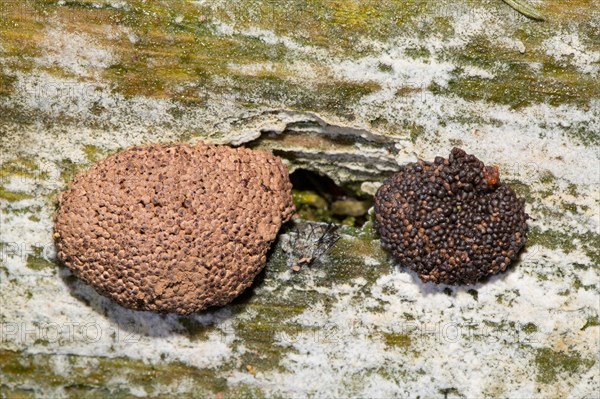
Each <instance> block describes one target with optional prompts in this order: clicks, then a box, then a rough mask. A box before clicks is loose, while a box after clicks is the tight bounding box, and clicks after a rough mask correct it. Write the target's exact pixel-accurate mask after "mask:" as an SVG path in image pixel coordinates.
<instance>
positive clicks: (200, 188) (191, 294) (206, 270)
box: [54, 144, 294, 314]
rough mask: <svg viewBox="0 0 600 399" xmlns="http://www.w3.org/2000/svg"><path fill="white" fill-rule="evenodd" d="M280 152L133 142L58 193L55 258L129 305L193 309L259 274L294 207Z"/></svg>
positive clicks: (221, 300) (220, 299) (228, 295)
mask: <svg viewBox="0 0 600 399" xmlns="http://www.w3.org/2000/svg"><path fill="white" fill-rule="evenodd" d="M291 188H292V185H291V183H290V180H289V175H288V171H287V168H286V167H285V166H284V165H283V163H282V162H281V160H280V159H279V158H278V157H275V156H273V155H271V154H268V153H265V152H261V151H252V150H249V149H243V148H237V149H234V148H229V147H221V146H212V145H206V144H197V145H195V146H189V145H185V144H175V145H152V146H147V147H134V148H130V149H128V150H125V151H123V152H120V153H118V154H116V155H113V156H111V157H109V158H107V159H105V160H104V161H102V162H100V163H98V164H96V165H94V166H93V167H92V168H91V169H90V170H89V171H87V172H85V173H83V174H81V175H79V176H77V177H76V179H75V180H74V182H73V184H72V185H71V187H70V188H69V190H68V191H66V192H65V193H63V194H61V196H60V198H59V209H58V211H57V213H56V215H55V221H54V230H55V234H54V238H55V241H56V246H57V251H58V257H59V259H61V260H62V261H63V262H64V263H65V265H66V266H67V267H68V268H69V269H71V271H72V272H73V273H74V274H75V275H76V276H77V277H79V278H80V279H82V280H83V281H84V282H86V283H88V284H90V285H91V286H93V287H94V288H95V289H96V290H97V291H98V292H99V293H100V294H102V295H104V296H107V297H108V298H110V299H112V300H114V301H115V302H117V303H119V304H121V305H123V306H125V307H127V308H131V309H137V310H151V311H156V312H174V313H179V314H190V313H194V312H198V311H201V310H203V309H206V308H207V307H210V306H220V305H224V304H227V303H229V302H230V301H231V300H233V299H234V298H235V297H236V296H238V295H239V294H240V293H241V292H242V291H244V289H246V288H247V287H248V286H250V284H251V283H252V281H253V279H254V277H256V275H257V274H258V273H259V272H260V271H261V269H262V268H263V266H264V265H265V261H266V254H267V251H268V249H269V247H270V245H271V242H272V241H273V240H274V239H275V237H276V235H277V232H278V230H279V228H280V226H281V224H282V223H284V222H285V221H287V220H288V219H290V217H291V216H292V213H293V211H294V205H293V202H292V195H291Z"/></svg>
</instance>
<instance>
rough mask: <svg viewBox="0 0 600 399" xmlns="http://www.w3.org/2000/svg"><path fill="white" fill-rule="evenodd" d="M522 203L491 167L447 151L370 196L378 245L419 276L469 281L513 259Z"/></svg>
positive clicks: (520, 236) (519, 243)
mask: <svg viewBox="0 0 600 399" xmlns="http://www.w3.org/2000/svg"><path fill="white" fill-rule="evenodd" d="M524 206H525V200H524V199H522V198H518V197H517V195H516V194H515V192H514V191H513V190H512V189H511V188H510V187H509V186H507V185H506V184H504V183H501V182H500V178H499V172H498V168H497V167H496V166H491V167H488V166H485V165H484V164H483V162H481V161H480V160H478V159H477V158H476V157H475V156H473V155H468V154H466V153H465V152H464V151H463V150H461V149H459V148H454V149H452V152H451V153H450V157H449V158H448V159H445V158H442V157H436V158H435V161H434V162H433V163H431V162H423V161H419V162H418V163H411V164H408V165H405V166H403V167H402V169H401V170H400V171H399V172H398V173H396V174H395V175H393V176H391V177H390V178H388V179H387V180H386V181H385V182H384V183H383V185H382V186H381V187H380V188H379V190H378V191H377V193H376V195H375V221H376V223H375V224H376V228H377V229H378V231H379V233H380V235H381V242H382V245H383V247H384V248H386V249H387V250H389V251H390V252H391V254H392V255H393V256H394V257H395V258H396V259H397V260H398V261H399V262H400V264H401V265H404V266H407V267H409V268H410V269H412V270H414V271H415V272H416V273H417V274H418V275H419V277H420V278H421V280H422V281H424V282H434V283H444V284H474V283H475V282H477V281H478V280H480V279H482V278H484V277H486V276H488V275H492V274H496V273H499V272H503V271H505V270H506V268H507V267H508V266H509V265H510V263H511V262H512V261H513V260H514V259H515V258H516V257H517V254H518V252H519V250H520V249H521V248H522V247H523V245H524V244H525V242H526V241H527V238H526V233H527V218H528V215H527V214H526V213H525V210H524Z"/></svg>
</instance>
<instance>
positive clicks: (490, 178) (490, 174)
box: [483, 165, 500, 185]
mask: <svg viewBox="0 0 600 399" xmlns="http://www.w3.org/2000/svg"><path fill="white" fill-rule="evenodd" d="M483 178H484V179H485V181H486V182H487V184H490V185H494V184H496V183H498V180H500V171H499V170H498V166H496V165H494V166H486V167H485V168H484V169H483Z"/></svg>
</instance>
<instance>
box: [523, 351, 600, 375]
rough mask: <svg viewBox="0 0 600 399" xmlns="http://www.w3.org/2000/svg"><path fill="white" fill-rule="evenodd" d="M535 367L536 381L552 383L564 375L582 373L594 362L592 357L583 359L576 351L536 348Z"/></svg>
mask: <svg viewBox="0 0 600 399" xmlns="http://www.w3.org/2000/svg"><path fill="white" fill-rule="evenodd" d="M534 362H535V365H536V368H537V381H538V382H541V383H544V384H552V383H555V382H557V381H558V379H562V378H564V375H567V376H572V375H574V374H582V373H585V372H586V371H587V370H589V369H590V368H591V367H592V366H593V365H594V364H595V361H594V360H593V359H584V358H583V357H581V355H580V354H579V353H577V352H574V351H571V352H569V353H565V352H557V351H554V350H552V349H550V348H541V349H537V350H536V353H535V359H534Z"/></svg>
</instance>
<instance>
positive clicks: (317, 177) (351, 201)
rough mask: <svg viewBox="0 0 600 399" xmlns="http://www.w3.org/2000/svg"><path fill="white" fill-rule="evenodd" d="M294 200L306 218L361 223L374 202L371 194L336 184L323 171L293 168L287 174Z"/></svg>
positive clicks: (299, 211)
mask: <svg viewBox="0 0 600 399" xmlns="http://www.w3.org/2000/svg"><path fill="white" fill-rule="evenodd" d="M290 181H291V182H292V186H293V194H294V204H295V205H296V211H297V213H298V215H299V216H300V217H301V218H302V219H305V220H313V221H317V222H333V223H339V224H346V225H351V226H362V225H363V224H364V223H365V222H366V221H367V218H368V214H367V211H368V209H369V208H370V207H371V206H372V205H373V199H372V197H371V196H370V195H368V194H364V193H360V192H357V191H356V190H353V189H352V188H351V187H344V186H340V185H338V184H336V183H335V182H334V181H333V179H331V178H330V177H329V176H327V175H324V174H322V173H317V172H314V171H311V170H308V169H296V170H295V171H294V172H293V173H292V174H291V175H290Z"/></svg>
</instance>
